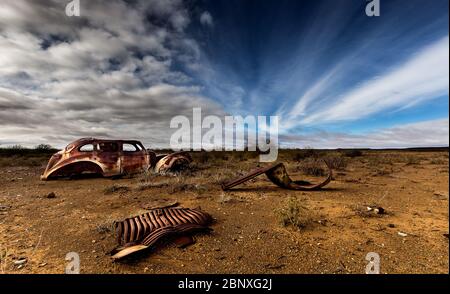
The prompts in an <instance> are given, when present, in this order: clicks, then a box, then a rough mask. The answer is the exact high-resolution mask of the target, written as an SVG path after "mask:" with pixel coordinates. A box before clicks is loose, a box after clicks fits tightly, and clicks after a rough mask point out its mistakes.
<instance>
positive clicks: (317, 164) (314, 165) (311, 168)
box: [300, 158, 325, 177]
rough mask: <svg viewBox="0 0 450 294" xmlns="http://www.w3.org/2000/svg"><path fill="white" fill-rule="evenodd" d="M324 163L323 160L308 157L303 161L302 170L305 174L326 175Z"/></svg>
mask: <svg viewBox="0 0 450 294" xmlns="http://www.w3.org/2000/svg"><path fill="white" fill-rule="evenodd" d="M323 165H324V164H323V161H322V160H318V159H314V158H308V159H305V160H303V161H302V162H301V164H300V170H301V171H302V172H303V173H304V174H305V175H310V176H316V177H320V176H323V175H325V169H324V167H323Z"/></svg>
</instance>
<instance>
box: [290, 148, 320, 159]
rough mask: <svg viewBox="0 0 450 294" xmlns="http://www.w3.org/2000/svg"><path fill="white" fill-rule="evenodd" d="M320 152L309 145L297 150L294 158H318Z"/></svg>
mask: <svg viewBox="0 0 450 294" xmlns="http://www.w3.org/2000/svg"><path fill="white" fill-rule="evenodd" d="M319 155H320V153H319V152H318V151H317V150H315V149H313V148H311V147H305V148H304V149H301V150H298V151H296V152H295V153H294V158H293V159H294V160H295V161H302V160H303V159H306V158H318V157H319Z"/></svg>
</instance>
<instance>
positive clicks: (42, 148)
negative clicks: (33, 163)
mask: <svg viewBox="0 0 450 294" xmlns="http://www.w3.org/2000/svg"><path fill="white" fill-rule="evenodd" d="M34 149H35V150H39V151H47V150H53V147H52V146H51V145H49V144H39V145H37V146H36V147H35V148H34Z"/></svg>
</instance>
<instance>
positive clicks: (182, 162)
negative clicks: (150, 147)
mask: <svg viewBox="0 0 450 294" xmlns="http://www.w3.org/2000/svg"><path fill="white" fill-rule="evenodd" d="M191 162H192V157H191V156H190V155H189V153H187V152H185V151H180V152H174V153H171V154H168V155H164V156H162V157H161V159H159V160H157V162H156V164H155V168H154V171H155V172H157V173H167V172H174V171H179V170H183V169H184V168H186V167H187V166H189V164H190V163H191Z"/></svg>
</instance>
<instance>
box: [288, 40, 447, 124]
mask: <svg viewBox="0 0 450 294" xmlns="http://www.w3.org/2000/svg"><path fill="white" fill-rule="evenodd" d="M448 64H449V37H448V36H446V37H444V38H443V39H441V40H439V41H437V42H435V43H434V44H432V45H431V46H428V47H426V48H425V49H422V50H421V51H419V52H418V53H417V54H415V55H414V56H413V57H412V58H411V59H410V60H408V61H407V62H406V63H404V64H403V65H400V66H399V67H397V68H395V69H394V70H392V71H390V72H387V73H385V74H383V75H381V76H377V77H374V78H372V79H370V80H368V81H366V82H364V83H362V85H360V86H357V87H356V88H355V89H352V90H350V91H349V92H347V93H344V94H343V95H342V96H341V97H339V98H338V99H337V100H336V101H334V102H332V103H329V104H328V105H326V106H325V107H324V108H323V109H321V110H319V111H316V112H312V113H308V114H307V115H304V116H303V117H302V116H300V117H301V119H300V120H298V123H299V124H303V125H308V124H318V123H324V122H334V121H343V120H356V119H359V118H362V117H367V116H370V115H372V114H375V113H378V112H381V111H390V110H392V109H405V108H408V107H411V106H413V105H416V104H417V103H420V102H423V101H426V100H428V99H433V98H436V97H439V96H442V95H446V94H448V89H449V80H448V77H449V67H448ZM325 80H326V79H325ZM317 86H318V87H321V84H320V83H319V84H317ZM313 91H314V89H313ZM309 100H310V97H309V96H308V95H306V96H305V97H302V99H301V100H300V101H299V103H298V104H297V105H298V106H301V108H302V109H304V108H306V107H307V106H305V104H307V103H308V101H309ZM294 111H295V112H296V113H295V114H297V112H298V110H297V109H296V108H295V109H294ZM300 115H301V113H300ZM292 116H293V115H292V113H291V117H292ZM296 118H297V119H298V116H297V117H296Z"/></svg>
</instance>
